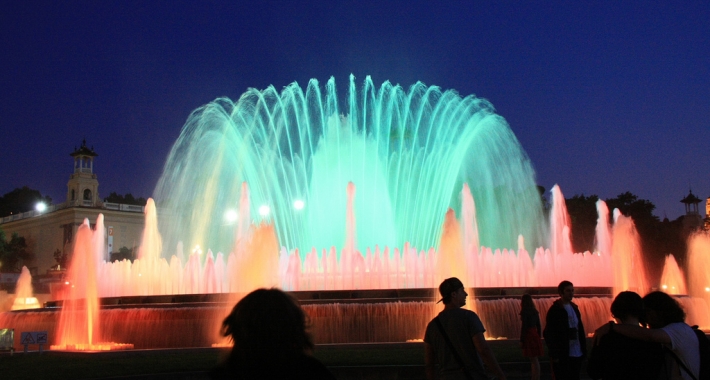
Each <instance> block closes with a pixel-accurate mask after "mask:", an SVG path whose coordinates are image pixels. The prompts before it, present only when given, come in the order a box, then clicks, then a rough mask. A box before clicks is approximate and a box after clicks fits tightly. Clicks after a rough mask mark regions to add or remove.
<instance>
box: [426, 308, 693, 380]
mask: <svg viewBox="0 0 710 380" xmlns="http://www.w3.org/2000/svg"><path fill="white" fill-rule="evenodd" d="M434 321H436V326H437V327H439V332H440V333H441V336H443V337H444V341H445V342H446V345H447V346H448V347H449V350H451V353H452V354H453V355H454V359H456V362H457V363H459V365H460V366H461V370H463V374H464V375H465V376H466V378H467V379H470V380H473V377H472V376H471V375H470V374H469V373H468V371H467V370H466V365H464V363H463V359H461V357H460V356H459V353H458V352H456V348H455V347H454V345H453V343H451V340H450V339H449V336H448V335H447V334H446V331H444V325H442V324H441V321H440V320H439V317H438V316H437V317H436V318H434ZM694 380H697V379H694Z"/></svg>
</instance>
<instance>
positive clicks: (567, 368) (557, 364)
mask: <svg viewBox="0 0 710 380" xmlns="http://www.w3.org/2000/svg"><path fill="white" fill-rule="evenodd" d="M557 293H558V294H559V295H560V298H559V299H557V300H556V301H555V302H553V303H552V306H550V309H549V310H548V311H547V317H546V318H545V330H544V331H543V333H542V335H543V336H544V337H545V344H547V349H548V354H549V356H550V364H551V365H552V372H553V374H554V375H555V379H556V380H568V379H569V380H578V379H579V375H580V371H581V369H582V359H583V358H584V356H585V354H586V353H587V344H586V343H587V341H586V336H585V333H584V325H583V324H582V315H581V314H580V312H579V308H578V307H577V305H576V304H575V303H574V302H572V299H573V298H574V285H573V284H572V283H571V282H569V281H562V282H560V284H559V285H558V286H557Z"/></svg>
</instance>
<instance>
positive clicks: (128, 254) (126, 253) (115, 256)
mask: <svg viewBox="0 0 710 380" xmlns="http://www.w3.org/2000/svg"><path fill="white" fill-rule="evenodd" d="M121 260H128V261H131V262H133V260H135V256H134V255H133V248H128V247H121V248H119V249H118V252H111V262H114V261H121Z"/></svg>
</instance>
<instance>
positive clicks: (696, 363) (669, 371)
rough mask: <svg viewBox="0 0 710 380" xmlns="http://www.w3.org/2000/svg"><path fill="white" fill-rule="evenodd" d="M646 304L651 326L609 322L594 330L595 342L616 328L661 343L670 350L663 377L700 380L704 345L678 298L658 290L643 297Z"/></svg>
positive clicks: (627, 333) (630, 334)
mask: <svg viewBox="0 0 710 380" xmlns="http://www.w3.org/2000/svg"><path fill="white" fill-rule="evenodd" d="M643 305H644V308H645V312H646V319H647V321H648V325H649V327H651V328H650V329H647V328H643V327H641V326H633V325H628V324H619V325H613V326H612V325H611V324H605V325H603V326H601V327H599V328H598V329H597V331H595V333H594V343H595V345H598V344H599V342H600V341H601V340H602V339H603V338H605V337H606V335H608V334H609V331H612V330H613V331H614V332H617V333H619V334H622V335H625V336H627V337H630V338H633V339H639V340H644V341H647V342H655V343H661V344H663V345H664V346H665V347H666V348H668V350H669V351H670V352H669V353H668V354H667V355H664V360H663V364H664V365H663V366H662V368H661V371H660V372H661V373H662V377H661V378H663V379H684V380H691V379H693V378H695V379H697V378H698V377H699V376H700V345H699V341H698V337H697V336H696V335H695V332H694V331H693V329H692V328H691V327H690V326H688V324H686V323H685V311H683V308H682V307H681V306H680V304H679V303H678V301H676V300H675V299H674V298H673V297H671V296H669V295H668V294H666V293H664V292H660V291H656V292H651V293H648V294H646V295H645V296H644V297H643ZM671 353H672V354H671ZM689 372H692V375H691V374H690V373H689Z"/></svg>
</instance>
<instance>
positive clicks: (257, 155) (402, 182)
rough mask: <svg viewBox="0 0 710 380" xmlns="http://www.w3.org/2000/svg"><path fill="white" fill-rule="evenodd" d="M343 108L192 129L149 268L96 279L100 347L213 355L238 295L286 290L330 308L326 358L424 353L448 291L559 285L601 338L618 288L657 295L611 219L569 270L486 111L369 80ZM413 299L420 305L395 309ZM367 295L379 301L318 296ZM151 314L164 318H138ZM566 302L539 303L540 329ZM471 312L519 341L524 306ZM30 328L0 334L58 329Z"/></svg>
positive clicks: (145, 260)
mask: <svg viewBox="0 0 710 380" xmlns="http://www.w3.org/2000/svg"><path fill="white" fill-rule="evenodd" d="M338 99H339V97H338V96H337V94H336V91H335V82H334V81H333V80H332V79H331V80H330V81H328V82H327V84H326V86H325V89H324V91H322V90H321V88H320V87H319V85H318V82H317V81H315V80H312V81H310V82H309V83H308V85H307V86H306V88H305V89H301V88H300V87H298V86H297V85H296V84H293V85H290V86H288V87H286V88H285V89H284V90H283V91H282V92H280V93H279V92H277V91H276V90H275V89H274V88H273V87H269V88H267V89H266V90H263V91H258V90H254V89H250V90H248V91H247V92H246V93H245V94H244V95H242V97H241V98H240V99H239V100H238V101H237V102H236V103H235V102H232V101H231V100H229V99H217V100H216V101H214V102H212V103H210V104H208V105H205V106H203V107H201V108H199V109H198V110H196V111H195V112H193V113H192V115H190V117H189V119H188V121H187V123H186V124H185V126H184V128H183V131H182V133H181V135H180V137H179V138H178V140H177V141H176V143H175V145H174V146H173V149H172V151H171V153H170V155H169V157H168V160H167V163H166V165H165V169H164V173H163V176H162V177H161V179H160V181H159V183H158V185H157V187H156V191H155V194H154V196H155V199H156V200H157V203H158V206H159V207H157V208H156V205H155V203H154V202H153V200H152V199H151V200H149V201H148V204H147V205H146V209H145V211H146V225H145V232H144V235H143V239H142V243H141V247H140V249H139V251H138V256H137V257H138V258H137V259H136V260H135V261H134V262H133V263H131V262H128V261H122V262H114V263H103V262H97V263H96V264H95V265H96V268H97V269H96V273H97V275H96V279H97V284H96V288H95V292H96V294H97V296H98V297H100V298H102V301H101V302H103V304H104V305H105V307H102V309H101V310H100V311H99V312H98V313H99V317H98V319H97V321H98V320H100V321H101V324H102V329H101V332H97V333H96V334H100V333H101V334H103V335H102V338H105V339H107V340H119V341H126V340H127V338H125V337H131V338H130V339H132V340H131V341H132V342H133V343H134V344H135V345H136V347H140V348H144V347H194V346H205V345H209V344H211V343H213V342H214V341H215V339H216V331H217V328H218V325H219V322H220V320H221V319H222V318H223V316H224V315H225V314H226V310H227V309H228V308H229V307H230V306H231V305H233V304H234V302H235V301H236V299H238V297H239V295H240V294H244V293H245V292H248V291H250V290H252V289H255V288H257V287H264V286H267V287H268V286H278V287H281V288H283V289H285V290H290V291H298V292H305V294H307V295H308V294H310V293H308V292H309V291H311V292H316V293H313V295H317V296H318V297H320V299H319V300H314V299H308V300H306V301H304V309H305V311H306V313H308V315H309V316H310V317H311V320H312V321H313V325H314V329H315V330H316V331H315V339H316V342H318V343H340V342H374V341H378V342H383V341H404V340H406V339H412V338H421V337H422V336H423V330H424V328H425V326H426V322H428V320H429V319H431V317H432V316H433V315H435V313H436V311H437V310H438V309H437V306H436V305H435V304H434V302H432V301H434V300H435V297H436V294H435V293H436V292H435V290H434V289H435V288H436V287H437V286H438V284H439V282H440V281H441V280H442V279H443V278H445V277H450V276H458V277H460V278H461V279H462V280H463V282H464V283H465V284H466V285H467V286H470V287H475V288H477V289H481V290H485V289H486V288H498V289H502V288H520V289H522V290H534V288H540V287H543V288H553V287H555V286H556V285H557V284H558V283H559V281H561V280H563V279H569V280H572V281H573V282H574V283H575V285H576V286H577V287H578V288H580V287H588V288H590V289H592V290H593V289H599V291H598V293H596V295H597V296H592V295H595V294H592V293H594V292H591V293H590V294H588V295H589V297H585V298H580V299H579V304H580V307H581V308H582V314H583V318H585V320H584V322H585V324H586V325H587V326H589V327H590V329H593V327H594V326H596V325H600V324H602V323H604V322H606V321H608V319H609V311H608V310H609V303H610V298H608V296H609V295H610V293H611V291H610V290H609V288H612V287H614V289H615V290H614V291H615V292H616V291H618V290H624V289H632V290H637V291H639V292H640V293H644V292H645V291H647V290H648V285H647V284H648V282H647V280H646V279H645V269H644V268H643V262H642V261H641V251H640V244H639V243H638V234H637V233H636V231H635V228H634V226H633V222H632V221H631V220H630V219H629V218H626V217H624V216H623V215H620V214H618V213H615V214H614V223H613V227H611V224H610V223H609V210H608V209H607V206H606V204H604V202H601V201H600V202H599V203H598V204H597V208H598V211H599V221H598V225H597V239H596V241H597V247H596V249H595V250H594V252H591V253H590V252H585V253H573V252H572V248H571V243H570V239H569V234H570V221H569V216H568V215H567V212H566V208H565V203H564V196H563V195H562V192H561V190H560V189H559V187H557V186H555V187H554V188H553V189H552V204H553V208H552V210H551V213H550V215H551V216H550V220H549V222H548V221H547V220H546V218H545V216H544V215H543V209H542V205H541V202H540V194H539V193H538V190H537V187H536V183H535V178H534V171H533V169H532V165H531V163H530V161H529V159H528V157H527V155H526V154H525V152H524V151H523V150H522V148H521V147H520V144H519V143H518V141H517V139H516V138H515V136H514V135H513V133H512V131H511V130H510V128H509V127H508V125H507V123H506V122H505V120H504V119H503V118H502V117H500V116H499V115H496V114H495V113H494V110H493V107H492V105H491V104H490V103H488V102H487V101H485V100H483V99H479V98H476V97H474V96H467V97H460V96H459V95H458V94H457V93H456V92H454V91H441V90H440V89H439V88H437V87H426V86H424V85H423V84H421V83H417V84H415V85H414V86H412V87H411V88H410V90H409V91H408V92H405V91H404V90H403V89H402V88H400V87H399V86H393V85H391V84H390V83H388V82H386V83H384V84H383V85H382V86H381V87H380V88H379V89H378V88H375V86H374V84H373V83H372V81H371V80H370V78H369V77H368V78H367V79H366V80H365V83H364V85H363V87H362V89H361V91H360V92H358V91H356V86H355V84H354V79H353V78H352V77H351V80H350V82H349V87H348V91H347V96H346V98H345V103H344V104H340V103H339V101H338ZM99 224H100V223H99V222H98V221H97V226H98V225H99ZM101 225H102V223H101ZM102 228H103V227H102ZM96 232H99V231H98V230H97V231H96ZM77 235H79V234H77ZM77 240H79V236H77ZM215 252H216V254H215ZM95 257H97V256H95ZM72 265H73V264H72ZM617 284H618V285H617ZM376 289H383V290H388V289H393V290H396V292H378V291H376ZM408 289H412V292H413V293H411V294H416V295H417V296H416V297H409V298H407V297H403V299H405V300H406V302H403V301H401V300H400V299H399V298H396V297H395V298H392V299H390V298H388V297H390V295H391V294H393V293H396V294H410V293H407V292H406V291H407V290H408ZM417 289H424V290H425V291H423V292H422V291H420V292H415V291H416V290H417ZM353 290H360V292H359V293H358V294H369V295H370V296H368V297H370V298H373V299H374V298H377V299H379V300H378V301H372V302H371V301H367V300H366V302H365V301H364V302H350V301H348V302H344V301H342V300H339V299H326V300H323V297H326V295H325V294H326V293H322V294H321V293H317V292H331V293H332V294H339V295H342V294H344V293H345V292H346V291H353ZM337 291H341V292H340V293H337ZM547 291H548V293H546V294H550V293H549V292H550V290H549V289H548V290H547ZM368 292H369V293H368ZM484 293H485V292H484ZM552 293H554V290H552ZM299 294H302V293H299ZM383 294H384V295H385V296H383ZM181 295H184V297H182V296H181ZM206 295H213V296H210V297H207V296H206ZM598 295H602V297H598ZM144 296H152V297H154V298H152V299H154V300H159V301H160V302H161V303H160V305H159V306H153V305H152V304H150V305H143V306H125V305H126V304H127V303H131V302H134V301H136V299H138V298H141V299H142V298H146V297H144ZM114 297H122V298H114ZM61 298H64V297H61ZM553 300H554V297H543V298H537V299H536V302H537V304H538V309H539V310H540V311H541V312H542V313H543V315H542V316H543V318H544V313H545V312H546V311H547V308H548V307H549V305H550V304H551V302H552V301H553ZM316 301H318V302H316ZM65 302H66V300H65ZM198 303H199V305H198ZM471 304H472V305H475V306H474V307H475V308H476V310H477V311H478V312H479V314H480V315H481V317H482V319H483V320H484V323H485V324H486V327H487V329H488V332H489V334H490V335H491V336H507V337H512V336H516V335H517V329H519V323H518V307H519V306H518V305H519V301H518V300H517V299H498V300H493V299H488V298H486V296H485V295H482V296H481V297H479V298H478V299H476V300H475V302H471ZM196 305H197V306H196ZM188 306H189V307H188ZM32 313H33V312H29V313H27V314H25V315H24V316H23V318H19V317H16V316H15V315H9V316H0V321H2V320H1V318H6V321H7V320H8V319H11V321H10V322H11V323H15V324H21V323H29V322H25V321H29V320H33V318H34V319H36V320H37V321H38V322H37V324H39V325H42V326H47V325H49V324H50V323H51V322H50V321H49V319H50V318H49V317H48V316H47V314H48V313H42V312H36V313H35V314H32ZM91 313H93V312H91ZM402 316H404V317H402ZM20 319H22V320H20ZM10 322H7V323H10ZM7 323H5V324H7ZM348 326H349V327H348ZM394 326H397V328H394ZM49 329H51V328H49ZM166 329H167V330H166ZM168 331H191V332H194V333H191V334H170V333H166V332H168ZM62 336H63V335H62ZM133 339H135V340H133Z"/></svg>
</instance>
